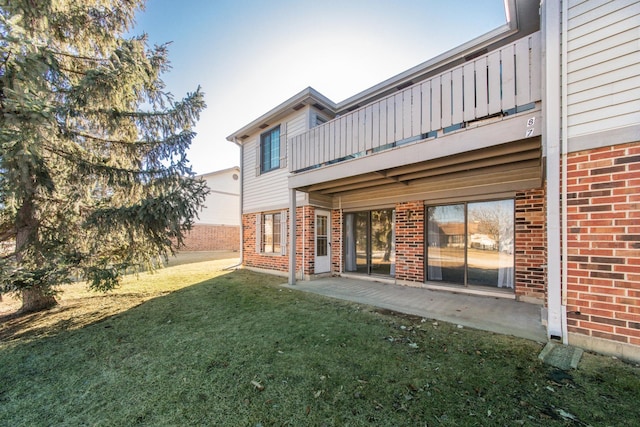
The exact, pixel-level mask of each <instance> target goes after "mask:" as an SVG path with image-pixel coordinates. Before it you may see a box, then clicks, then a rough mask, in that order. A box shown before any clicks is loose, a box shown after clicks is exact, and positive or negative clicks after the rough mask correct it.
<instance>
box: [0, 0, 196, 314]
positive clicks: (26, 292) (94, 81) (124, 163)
mask: <svg viewBox="0 0 640 427" xmlns="http://www.w3.org/2000/svg"><path fill="white" fill-rule="evenodd" d="M143 7H144V1H143V0H0V171H1V175H0V295H1V294H2V293H17V294H20V295H21V297H22V304H23V305H22V310H23V311H37V310H42V309H45V308H48V307H51V306H52V305H54V304H56V300H55V293H56V292H57V291H58V290H59V286H60V285H62V284H65V283H68V282H70V281H71V280H76V279H78V278H81V279H84V280H86V281H87V283H88V284H89V286H90V287H91V288H92V289H96V290H109V289H112V288H114V287H115V286H117V285H118V283H119V281H120V278H121V277H122V275H123V274H124V273H129V272H132V271H137V270H139V269H149V268H154V267H155V266H157V265H158V263H159V262H160V261H162V260H163V259H166V258H167V257H168V256H169V255H170V254H173V252H174V249H175V248H176V247H178V246H179V245H180V244H181V243H182V238H183V234H184V232H185V231H187V230H188V229H189V228H190V227H191V225H192V223H193V219H194V218H195V216H196V215H197V212H198V210H199V209H200V208H201V207H202V204H203V202H204V197H205V196H206V193H207V191H208V190H207V188H206V185H205V183H204V182H203V181H201V180H197V179H196V178H194V177H193V173H192V172H191V168H190V166H189V164H188V161H187V159H186V150H187V148H188V147H189V145H190V143H191V140H192V139H193V137H194V132H193V130H192V128H193V126H194V125H195V122H196V121H197V120H198V117H199V114H200V112H201V111H202V109H203V108H204V107H205V104H204V98H203V94H202V92H201V91H200V89H199V88H198V89H197V90H196V91H195V92H194V93H191V94H187V96H186V97H185V98H184V99H182V100H180V101H174V100H173V98H172V96H171V94H169V93H167V92H165V87H164V84H163V82H162V80H161V78H160V76H161V74H162V73H163V72H165V71H167V69H168V68H169V64H168V60H167V49H166V45H162V46H155V47H154V48H149V47H148V45H147V40H146V37H145V36H141V37H133V38H131V37H129V38H127V37H126V36H125V34H126V32H127V31H128V30H129V29H130V27H131V26H132V24H133V18H134V14H135V13H136V11H138V10H140V9H142V8H143ZM8 247H9V249H7V248H8Z"/></svg>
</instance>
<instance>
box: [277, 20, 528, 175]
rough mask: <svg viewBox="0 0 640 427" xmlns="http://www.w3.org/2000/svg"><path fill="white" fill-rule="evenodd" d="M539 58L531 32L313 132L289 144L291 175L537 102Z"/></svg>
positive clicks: (456, 127)
mask: <svg viewBox="0 0 640 427" xmlns="http://www.w3.org/2000/svg"><path fill="white" fill-rule="evenodd" d="M540 55H541V51H540V32H536V33H533V34H531V35H529V36H527V37H524V38H522V39H519V40H517V41H515V42H513V43H511V44H508V45H506V46H504V47H502V48H500V49H499V50H495V51H492V52H490V53H488V54H486V55H484V56H481V57H478V58H476V59H473V60H471V61H468V62H466V63H465V64H463V65H460V66H457V67H455V68H452V69H450V70H447V71H445V72H443V73H441V74H439V75H437V76H435V77H432V78H431V79H429V80H425V81H422V82H420V83H416V84H415V85H413V86H410V87H408V88H406V89H403V90H402V91H399V92H397V93H395V94H393V95H390V96H387V97H386V98H383V99H380V100H379V101H376V102H374V103H372V104H369V105H366V106H364V107H361V108H359V109H358V110H355V111H352V112H350V113H347V114H345V115H343V116H340V117H338V118H336V119H334V120H331V121H329V122H327V123H324V124H322V125H320V126H317V127H314V128H312V129H311V130H309V131H308V132H305V133H303V134H300V135H298V136H295V137H293V138H290V139H289V141H288V144H289V146H288V150H289V153H288V154H289V159H290V162H289V170H290V171H291V172H300V171H304V170H307V169H311V168H315V167H320V166H323V165H327V164H331V163H335V162H338V161H341V160H347V159H351V158H355V157H359V156H363V155H366V154H368V153H372V152H376V151H379V150H383V149H386V148H392V147H394V146H398V145H401V144H404V143H408V142H412V141H418V140H421V139H426V138H430V137H437V136H438V135H440V134H442V132H445V133H446V132H448V131H450V130H455V129H459V128H464V127H465V126H466V125H467V124H468V123H469V122H473V121H475V120H480V119H482V118H486V117H491V116H496V115H510V114H513V113H515V112H517V111H520V110H521V109H527V108H528V107H531V105H532V104H533V103H535V102H537V101H540V99H541V88H540V86H541V77H540V76H541V63H540V62H541V60H540ZM441 131H442V132H441Z"/></svg>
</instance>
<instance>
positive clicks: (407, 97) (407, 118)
mask: <svg viewBox="0 0 640 427" xmlns="http://www.w3.org/2000/svg"><path fill="white" fill-rule="evenodd" d="M400 135H401V136H400V140H403V139H405V138H409V137H411V136H413V135H411V89H405V90H403V91H402V132H400Z"/></svg>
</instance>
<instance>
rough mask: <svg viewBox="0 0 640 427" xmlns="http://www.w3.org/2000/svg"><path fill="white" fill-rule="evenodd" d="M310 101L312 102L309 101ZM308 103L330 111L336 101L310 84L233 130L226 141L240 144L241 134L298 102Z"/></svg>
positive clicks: (252, 129) (273, 117) (334, 107)
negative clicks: (317, 104)
mask: <svg viewBox="0 0 640 427" xmlns="http://www.w3.org/2000/svg"><path fill="white" fill-rule="evenodd" d="M311 101H312V102H311ZM310 103H319V104H321V105H322V106H323V107H325V108H328V109H330V110H331V111H334V112H335V110H336V103H335V102H333V101H332V100H330V99H329V98H327V97H326V96H324V95H323V94H321V93H320V92H318V91H317V90H315V89H314V88H312V87H311V86H309V87H307V88H305V89H303V90H302V91H300V92H298V93H297V94H295V95H293V96H292V97H291V98H289V99H287V100H286V101H284V102H282V103H281V104H279V105H278V106H276V107H274V108H272V109H271V110H269V111H268V112H267V113H265V114H263V115H262V116H260V117H258V118H257V119H255V120H254V121H252V122H251V123H249V124H247V125H245V126H243V127H242V128H240V129H238V130H237V131H235V132H233V133H232V134H231V135H229V136H227V138H226V139H227V141H230V142H233V143H235V144H237V145H242V142H239V141H238V139H240V138H241V137H242V136H243V135H248V134H249V133H251V132H253V131H255V128H257V127H259V126H261V125H262V124H263V123H267V122H269V121H271V120H274V119H275V118H276V117H278V116H280V115H282V114H284V113H285V112H286V111H287V110H289V109H292V108H293V107H295V106H297V105H299V104H310Z"/></svg>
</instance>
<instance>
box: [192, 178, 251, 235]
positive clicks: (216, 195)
mask: <svg viewBox="0 0 640 427" xmlns="http://www.w3.org/2000/svg"><path fill="white" fill-rule="evenodd" d="M234 175H235V176H236V179H234V178H233V177H234ZM239 176H240V170H239V169H236V168H231V169H227V170H223V171H217V172H212V173H209V174H205V175H201V176H200V177H201V178H202V179H204V180H205V181H206V182H207V187H209V190H210V192H209V194H208V195H207V198H206V199H205V201H204V205H205V207H204V209H202V211H200V212H199V213H198V218H196V219H195V223H196V224H208V225H240V179H239Z"/></svg>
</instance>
